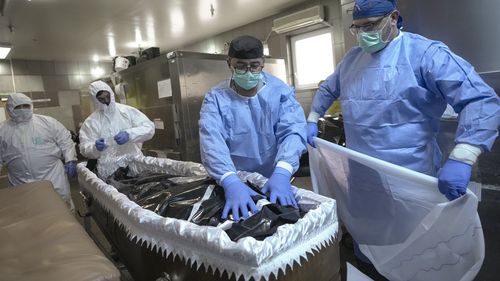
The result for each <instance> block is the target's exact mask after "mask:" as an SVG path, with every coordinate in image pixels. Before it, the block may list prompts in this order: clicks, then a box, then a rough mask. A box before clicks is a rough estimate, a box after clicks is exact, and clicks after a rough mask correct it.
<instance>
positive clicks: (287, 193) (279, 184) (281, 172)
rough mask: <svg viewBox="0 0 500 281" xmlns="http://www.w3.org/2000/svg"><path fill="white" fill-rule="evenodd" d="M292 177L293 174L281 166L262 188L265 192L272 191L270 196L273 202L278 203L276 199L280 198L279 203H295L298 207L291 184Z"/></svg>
mask: <svg viewBox="0 0 500 281" xmlns="http://www.w3.org/2000/svg"><path fill="white" fill-rule="evenodd" d="M291 177H292V174H291V173H290V172H289V171H287V170H286V169H283V168H280V167H277V168H276V169H274V172H273V174H272V175H271V177H270V178H269V180H267V182H266V184H265V185H264V187H263V188H262V192H263V193H268V192H270V193H271V195H270V198H269V201H271V203H276V199H278V201H279V203H280V204H281V205H283V206H288V205H293V206H294V207H295V208H298V206H297V201H296V200H295V196H294V195H293V192H292V185H291V184H290V179H291Z"/></svg>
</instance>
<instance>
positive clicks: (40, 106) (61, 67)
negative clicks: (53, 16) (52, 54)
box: [0, 60, 112, 130]
mask: <svg viewBox="0 0 500 281" xmlns="http://www.w3.org/2000/svg"><path fill="white" fill-rule="evenodd" d="M11 66H12V68H11ZM111 67H112V66H111V63H110V62H108V63H104V62H101V63H95V62H86V61H72V62H65V61H56V62H55V61H42V60H12V65H11V61H10V60H0V94H2V97H6V95H8V94H10V93H13V92H18V93H23V94H26V95H27V96H29V97H31V98H32V99H33V100H34V101H35V102H34V103H33V106H34V112H35V113H38V114H42V115H48V116H51V117H54V118H55V119H57V120H58V121H59V122H61V123H62V124H63V125H64V126H65V127H66V128H67V129H69V130H75V128H76V127H77V126H78V123H79V122H81V121H82V120H80V119H79V118H78V117H79V116H80V114H79V111H80V98H79V97H80V91H81V90H82V89H83V90H85V89H86V87H87V86H88V84H89V83H90V82H91V81H93V80H95V79H97V78H99V77H97V76H96V75H93V74H92V69H95V68H101V69H102V71H103V73H104V75H106V74H107V73H110V72H111ZM12 73H13V74H14V75H12ZM49 99H50V100H49ZM36 100H48V101H43V102H36ZM0 106H2V107H5V103H4V102H2V103H0ZM75 117H77V118H75Z"/></svg>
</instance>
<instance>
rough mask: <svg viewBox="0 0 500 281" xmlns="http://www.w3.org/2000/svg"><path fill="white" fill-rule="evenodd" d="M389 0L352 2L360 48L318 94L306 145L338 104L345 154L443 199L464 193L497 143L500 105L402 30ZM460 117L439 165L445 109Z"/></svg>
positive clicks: (447, 54) (437, 46) (471, 75)
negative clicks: (392, 167) (427, 179)
mask: <svg viewBox="0 0 500 281" xmlns="http://www.w3.org/2000/svg"><path fill="white" fill-rule="evenodd" d="M401 27H402V18H401V17H400V15H399V12H398V11H397V9H396V3H395V0H357V1H356V3H355V7H354V11H353V22H352V26H351V32H352V33H353V35H355V36H356V37H357V40H358V42H359V47H355V48H352V49H351V50H349V51H348V52H347V54H346V55H345V56H344V58H343V60H342V61H341V62H340V64H339V65H338V66H337V68H336V70H335V72H334V73H333V74H332V75H330V76H329V77H328V78H327V80H326V82H325V83H323V84H322V85H321V86H320V88H319V89H318V91H317V93H316V95H315V97H314V100H313V103H312V106H311V113H310V114H309V117H308V142H309V144H310V145H312V146H314V142H313V138H314V137H316V136H317V134H318V127H317V121H318V118H319V117H320V116H322V115H323V114H324V113H325V111H326V110H327V109H328V107H329V106H330V105H331V104H332V102H333V101H335V100H336V99H340V102H341V105H342V113H343V117H344V128H345V133H346V144H347V146H348V147H349V148H350V149H353V150H356V151H359V152H361V153H364V154H367V155H370V156H373V157H376V158H379V159H382V160H385V161H388V162H391V163H394V164H397V165H400V166H403V167H406V168H409V169H412V170H414V171H418V172H421V173H424V174H427V175H431V176H437V177H438V178H439V191H440V192H441V193H443V194H444V195H445V196H446V197H447V198H448V199H449V200H454V199H456V198H458V197H460V196H462V195H463V194H465V192H466V189H467V185H468V183H469V180H470V176H471V169H472V165H473V164H474V162H475V161H476V160H477V157H478V156H479V155H480V154H481V153H482V152H484V151H489V150H490V149H491V147H492V145H493V143H494V141H495V139H496V137H497V136H498V126H499V124H500V99H499V97H498V96H497V94H496V93H495V92H494V90H493V89H492V88H491V87H489V86H488V85H486V84H485V82H484V81H483V80H482V79H481V78H480V77H479V75H478V74H477V73H476V72H475V71H474V68H473V67H472V66H471V65H470V64H469V63H468V62H466V61H465V60H464V59H462V58H460V57H459V56H457V55H455V54H454V53H453V52H452V51H450V49H449V48H448V47H447V46H446V45H444V44H443V43H441V42H438V41H432V40H429V39H427V38H424V37H422V36H419V35H417V34H412V33H409V32H403V31H401V30H400V29H401ZM447 104H450V105H451V106H452V107H453V109H454V110H455V112H457V113H458V114H459V125H458V129H457V132H456V137H455V142H456V146H455V148H454V149H453V151H452V152H451V155H450V156H449V158H448V160H447V161H446V163H445V164H444V166H442V167H440V163H441V157H442V155H441V151H440V149H439V147H438V144H437V140H436V136H437V134H438V131H439V122H440V118H441V116H442V114H443V112H444V111H445V109H446V105H447Z"/></svg>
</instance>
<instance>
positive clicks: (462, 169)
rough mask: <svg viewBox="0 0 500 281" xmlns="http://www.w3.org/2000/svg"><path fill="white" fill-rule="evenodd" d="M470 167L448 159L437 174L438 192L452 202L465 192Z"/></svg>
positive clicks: (470, 170)
mask: <svg viewBox="0 0 500 281" xmlns="http://www.w3.org/2000/svg"><path fill="white" fill-rule="evenodd" d="M471 172H472V166H471V165H469V164H467V163H464V162H461V161H457V160H453V159H448V160H447V161H446V163H444V166H443V168H441V171H440V172H439V184H438V187H439V191H440V192H441V193H443V194H444V195H445V196H446V198H448V200H450V201H452V200H455V199H457V198H458V197H460V196H462V195H464V194H465V193H466V192H467V185H468V184H469V180H470V176H471Z"/></svg>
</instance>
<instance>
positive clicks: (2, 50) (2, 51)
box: [0, 44, 12, 59]
mask: <svg viewBox="0 0 500 281" xmlns="http://www.w3.org/2000/svg"><path fill="white" fill-rule="evenodd" d="M11 48H12V46H10V45H2V44H0V59H5V58H6V57H7V55H8V54H9V52H10V49H11Z"/></svg>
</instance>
